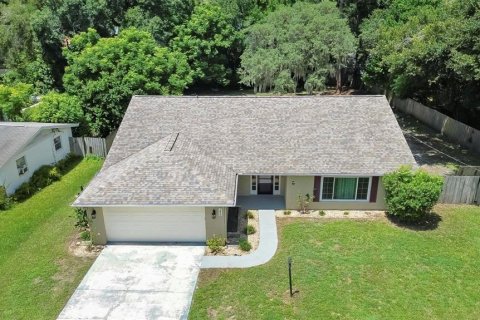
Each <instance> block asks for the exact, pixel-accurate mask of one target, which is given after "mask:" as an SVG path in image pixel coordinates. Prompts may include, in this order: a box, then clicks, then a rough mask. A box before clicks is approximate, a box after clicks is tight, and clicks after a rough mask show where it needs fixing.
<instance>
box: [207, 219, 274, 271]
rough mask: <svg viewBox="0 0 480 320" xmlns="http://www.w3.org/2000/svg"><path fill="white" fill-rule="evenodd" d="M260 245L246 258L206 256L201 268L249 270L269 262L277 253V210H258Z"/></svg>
mask: <svg viewBox="0 0 480 320" xmlns="http://www.w3.org/2000/svg"><path fill="white" fill-rule="evenodd" d="M258 217H259V229H260V231H259V232H260V243H259V245H258V248H257V250H255V251H254V252H252V253H251V254H248V255H245V256H204V257H203V258H202V262H201V265H200V268H202V269H208V268H249V267H254V266H258V265H261V264H264V263H266V262H268V261H269V260H270V259H272V257H273V256H274V255H275V251H277V245H278V239H277V222H276V220H275V210H258Z"/></svg>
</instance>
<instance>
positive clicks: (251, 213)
mask: <svg viewBox="0 0 480 320" xmlns="http://www.w3.org/2000/svg"><path fill="white" fill-rule="evenodd" d="M245 217H246V218H247V219H253V212H252V211H250V210H248V211H247V212H246V213H245Z"/></svg>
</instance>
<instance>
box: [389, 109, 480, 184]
mask: <svg viewBox="0 0 480 320" xmlns="http://www.w3.org/2000/svg"><path fill="white" fill-rule="evenodd" d="M395 116H396V117H397V121H398V124H399V125H400V128H401V129H402V132H403V135H404V136H405V140H407V143H408V146H409V147H410V150H411V151H412V154H413V156H414V158H415V161H416V162H417V163H418V165H419V166H420V167H421V168H423V169H425V170H427V171H428V172H430V173H434V174H440V175H451V174H454V173H455V171H456V169H457V168H458V167H459V166H466V165H467V166H478V165H480V158H479V157H478V156H477V155H475V154H474V153H472V152H471V151H469V150H468V149H466V148H464V147H462V146H461V145H459V144H457V143H455V142H452V141H450V140H448V138H446V137H445V136H442V135H441V134H440V133H439V132H436V131H435V130H433V129H432V128H430V127H428V126H427V125H425V124H424V123H422V122H421V121H419V120H417V119H416V118H414V117H412V116H411V115H407V114H404V113H402V112H399V111H398V110H395Z"/></svg>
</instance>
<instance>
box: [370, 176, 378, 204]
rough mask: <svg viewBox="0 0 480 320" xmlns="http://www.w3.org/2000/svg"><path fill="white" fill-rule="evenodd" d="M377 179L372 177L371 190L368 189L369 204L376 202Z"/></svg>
mask: <svg viewBox="0 0 480 320" xmlns="http://www.w3.org/2000/svg"><path fill="white" fill-rule="evenodd" d="M377 191H378V177H372V188H371V189H370V202H377Z"/></svg>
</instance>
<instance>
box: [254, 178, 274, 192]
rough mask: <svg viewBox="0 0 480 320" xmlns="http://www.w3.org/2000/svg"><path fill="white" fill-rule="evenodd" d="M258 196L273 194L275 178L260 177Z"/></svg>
mask: <svg viewBox="0 0 480 320" xmlns="http://www.w3.org/2000/svg"><path fill="white" fill-rule="evenodd" d="M258 194H273V176H258Z"/></svg>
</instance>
